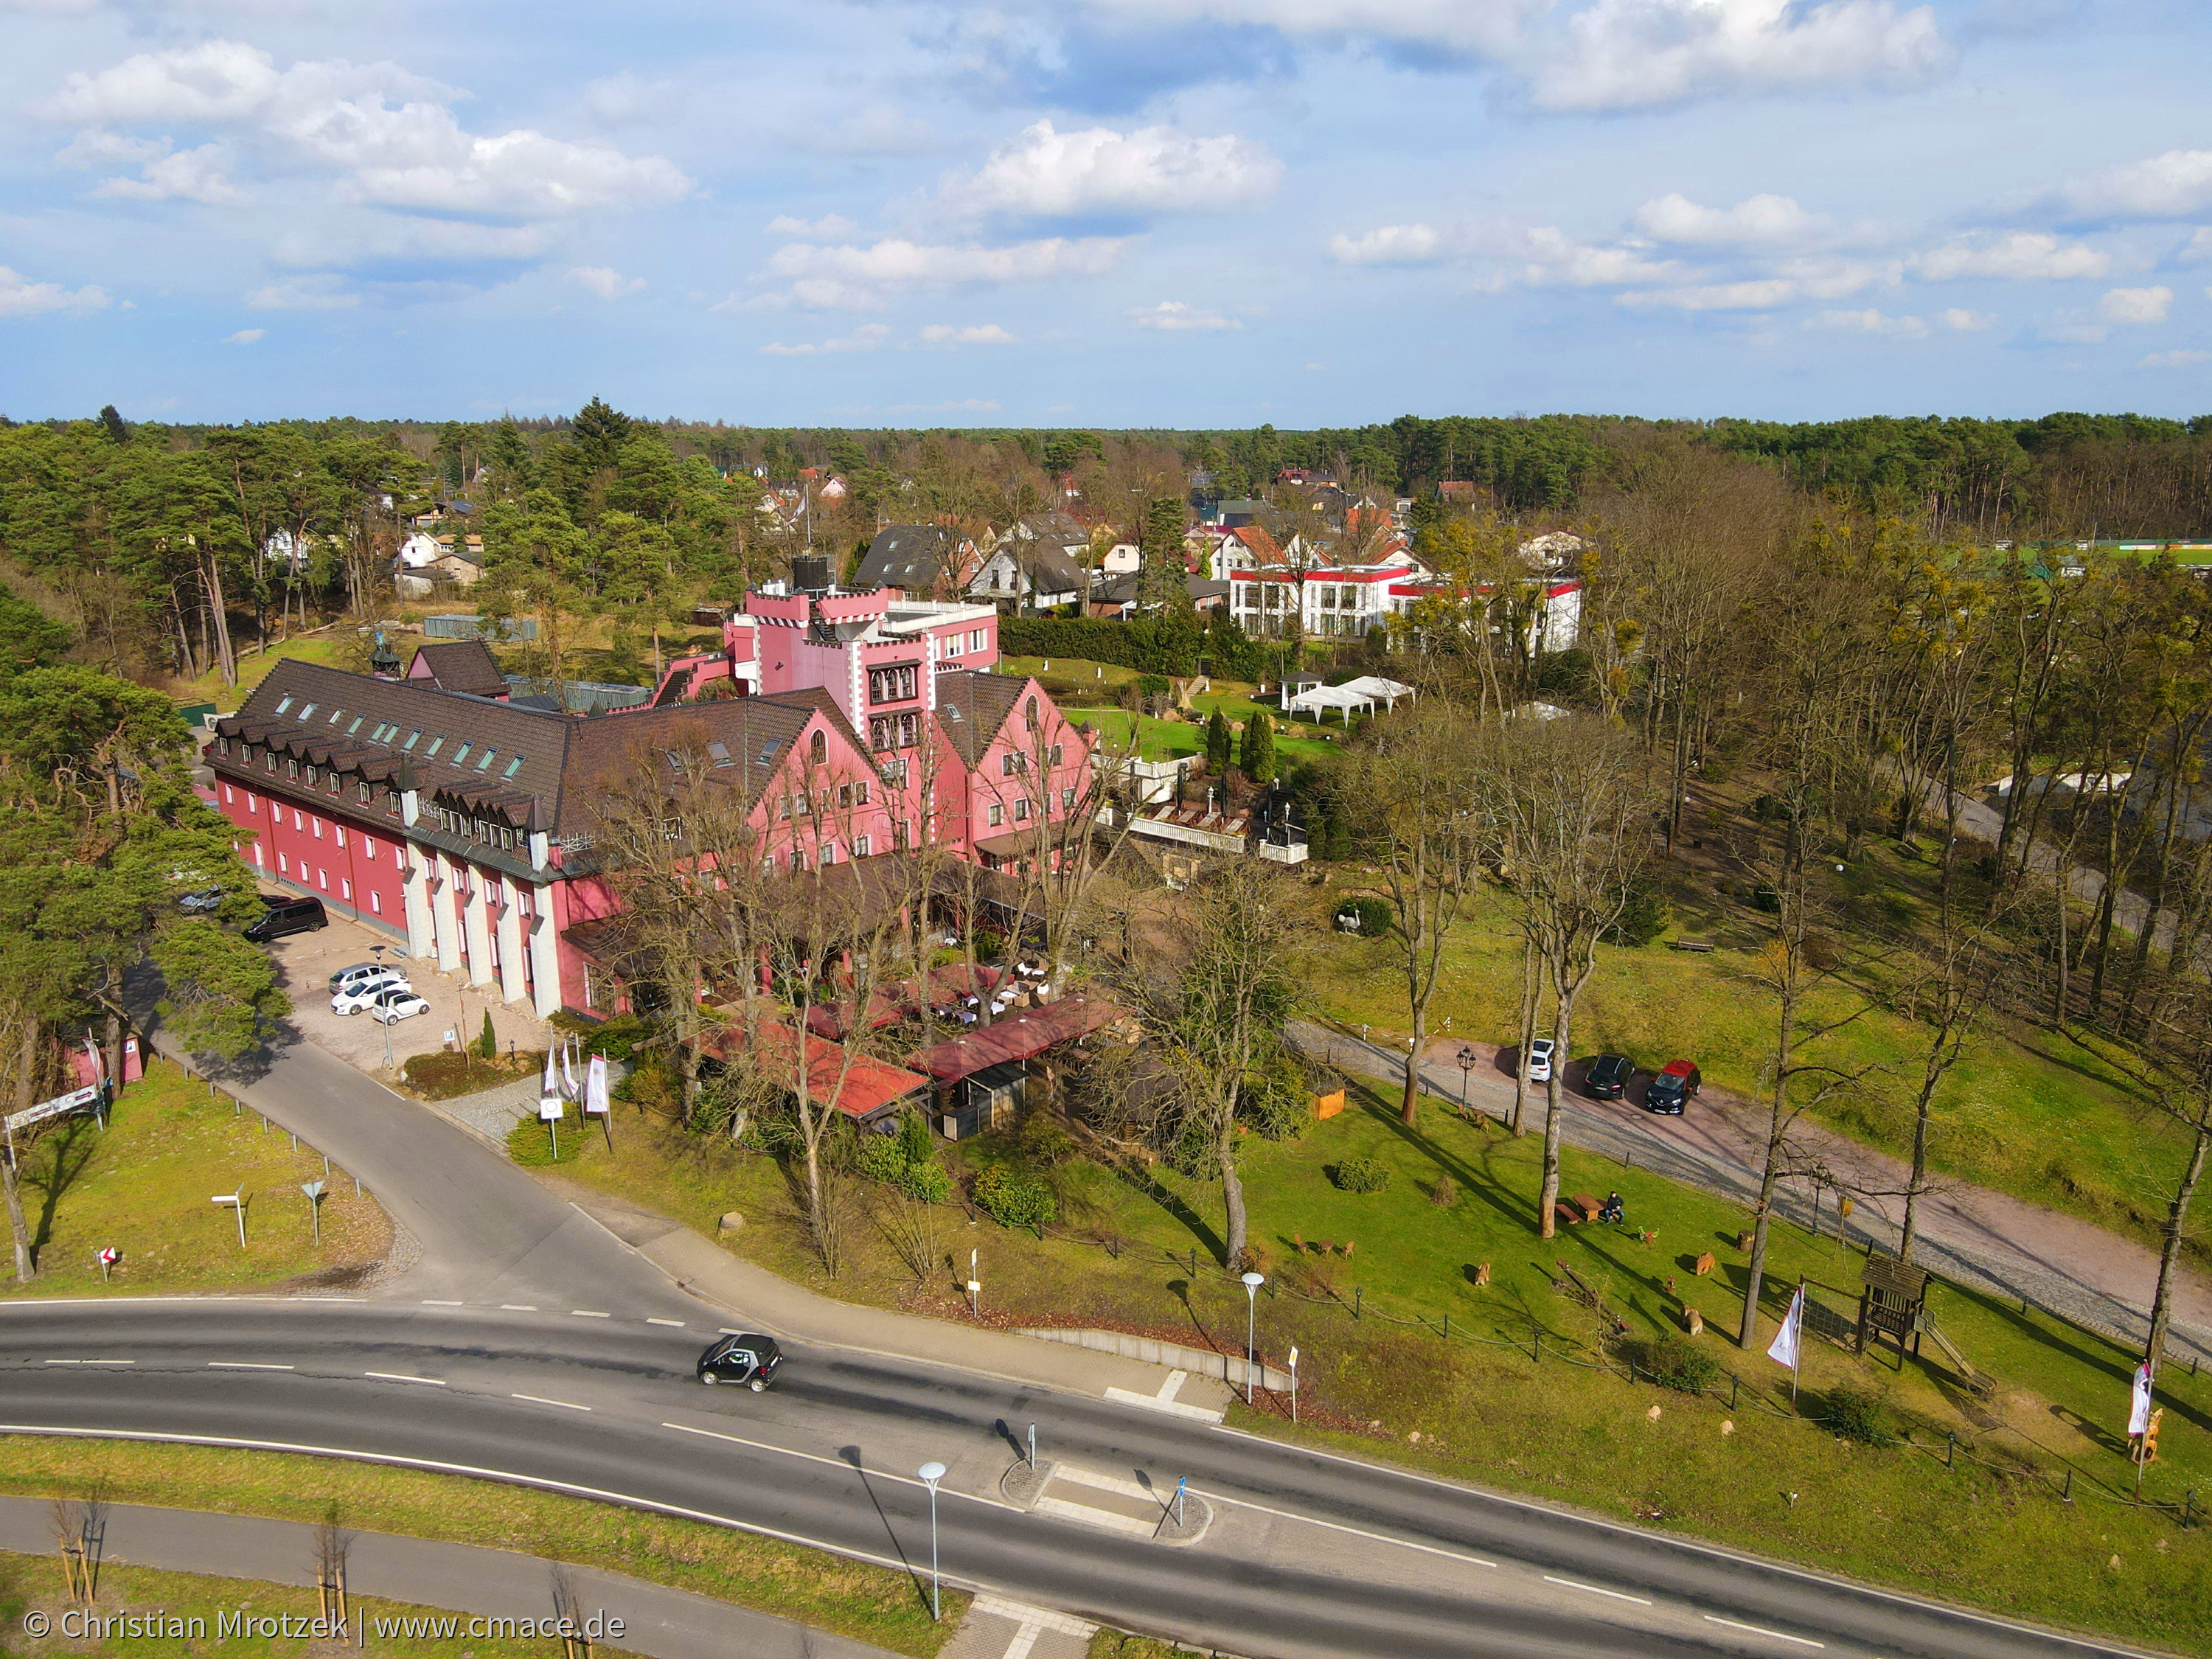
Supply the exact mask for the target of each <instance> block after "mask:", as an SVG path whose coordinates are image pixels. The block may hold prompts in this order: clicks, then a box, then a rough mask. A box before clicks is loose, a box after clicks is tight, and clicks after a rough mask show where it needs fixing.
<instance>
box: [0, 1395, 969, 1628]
mask: <svg viewBox="0 0 2212 1659" xmlns="http://www.w3.org/2000/svg"><path fill="white" fill-rule="evenodd" d="M0 1447H4V1448H5V1450H4V1454H0V1492H13V1493H25V1494H32V1495H38V1496H47V1495H51V1496H56V1497H61V1496H69V1495H73V1494H76V1493H77V1492H82V1490H83V1489H84V1488H85V1487H86V1486H88V1485H90V1484H92V1483H94V1482H101V1481H104V1482H105V1485H106V1496H107V1498H109V1500H110V1501H112V1502H114V1503H118V1504H173V1503H174V1502H175V1501H176V1499H177V1495H178V1494H179V1493H180V1492H181V1493H189V1494H190V1495H191V1502H192V1504H194V1506H196V1507H197V1508H200V1509H205V1510H216V1511H217V1512H219V1513H222V1514H226V1515H264V1516H274V1517H276V1518H277V1519H279V1520H289V1521H311V1522H319V1521H320V1520H322V1519H323V1517H324V1515H325V1511H326V1510H327V1509H328V1506H330V1505H331V1504H337V1509H338V1515H339V1519H340V1521H341V1522H342V1524H343V1525H345V1526H348V1527H352V1528H357V1529H360V1530H362V1531H366V1532H386V1533H396V1534H401V1535H403V1536H405V1537H410V1538H428V1539H436V1540H441V1541H447V1542H452V1543H459V1544H481V1545H485V1546H488V1547H491V1548H495V1549H507V1550H519V1551H521V1552H523V1553H526V1554H531V1555H538V1556H543V1557H544V1558H546V1559H550V1560H556V1561H568V1562H573V1563H574V1564H576V1565H581V1566H593V1567H603V1568H606V1569H608V1570H610V1571H616V1572H625V1573H629V1574H631V1575H632V1576H634V1577H638V1578H642V1579H646V1580H647V1581H649V1582H651V1583H656V1584H668V1585H671V1586H673V1587H675V1588H676V1589H685V1590H690V1591H694V1592H696V1594H698V1595H710V1596H713V1597H714V1598H715V1599H717V1600H719V1601H729V1602H732V1603H735V1604H736V1605H738V1606H739V1607H757V1608H758V1609H759V1610H760V1611H762V1612H763V1613H778V1614H781V1616H782V1617H784V1618H787V1619H792V1620H798V1621H799V1623H801V1624H806V1625H811V1626H815V1627H817V1629H821V1630H829V1631H835V1632H837V1633H838V1634H840V1635H842V1636H849V1637H852V1638H854V1639H855V1640H858V1641H862V1642H872V1643H874V1644H877V1645H878V1646H880V1647H885V1648H889V1649H890V1650H892V1651H894V1652H896V1653H908V1654H914V1655H917V1656H922V1659H927V1656H928V1655H931V1654H933V1653H935V1652H936V1651H937V1650H938V1649H939V1647H940V1646H941V1645H942V1644H943V1643H944V1640H945V1637H946V1636H948V1635H949V1634H950V1633H951V1632H952V1630H953V1629H954V1628H955V1627H956V1626H957V1625H958V1624H959V1622H960V1619H961V1616H962V1614H963V1613H964V1612H965V1611H966V1608H967V1604H968V1603H967V1597H966V1596H965V1595H956V1593H955V1592H953V1591H951V1590H947V1591H946V1592H945V1622H944V1623H943V1624H942V1625H933V1624H932V1623H931V1622H930V1619H929V1603H928V1597H927V1586H922V1587H920V1588H919V1589H918V1588H917V1586H916V1584H915V1581H914V1580H912V1579H910V1578H908V1577H906V1576H905V1575H904V1574H902V1573H896V1572H892V1571H888V1570H886V1569H884V1568H882V1567H874V1566H869V1565H866V1564H865V1563H863V1562H857V1561H847V1560H845V1559H842V1557H839V1556H835V1555H829V1554H825V1553H822V1552H820V1551H817V1550H809V1549H803V1548H800V1547H798V1546H796V1545H792V1544H784V1543H779V1542H777V1541H775V1540H774V1539H769V1538H758V1537H755V1536H754V1535H753V1534H750V1533H744V1532H738V1531H735V1530H733V1529H732V1528H726V1527H714V1526H708V1525H707V1524H706V1523H705V1522H697V1521H680V1520H677V1519H674V1518H673V1517H670V1516H657V1515H650V1514H644V1513H641V1512H639V1511H635V1510H626V1509H621V1508H617V1507H616V1506H614V1505H612V1504H595V1503H592V1501H590V1500H589V1499H586V1498H563V1497H560V1496H558V1495H556V1494H555V1493H552V1492H533V1491H532V1490H530V1489H529V1488H527V1487H524V1486H504V1485H501V1484H499V1483H497V1482H495V1481H489V1480H465V1479H463V1478H461V1477H459V1476H455V1475H442V1474H422V1473H419V1472H417V1471H416V1470H412V1469H395V1468H382V1467H380V1466H379V1465H376V1464H373V1463H350V1462H339V1461H337V1460H336V1459H329V1458H312V1457H298V1456H288V1455H284V1454H283V1453H280V1452H258V1451H232V1450H225V1449H219V1448H216V1447H210V1446H165V1445H149V1444H142V1443H137V1442H134V1441H123V1440H118V1441H102V1442H96V1443H85V1442H82V1441H69V1440H46V1439H41V1438H40V1437H36V1436H19V1437H8V1438H5V1439H0ZM7 1559H9V1558H6V1557H0V1561H4V1560H7ZM16 1559H21V1558H16ZM55 1565H56V1566H57V1568H58V1565H59V1564H58V1563H56V1564H55ZM102 1589H103V1595H102V1597H101V1601H102V1604H103V1605H106V1602H107V1600H108V1598H107V1596H106V1594H105V1590H106V1581H105V1575H104V1574H103V1584H102ZM280 1593H283V1594H291V1593H293V1592H280ZM306 1594H307V1606H308V1607H309V1609H310V1610H312V1609H313V1606H314V1595H313V1591H312V1590H311V1591H308V1592H307V1593H306ZM14 1595H15V1599H19V1600H28V1599H29V1598H27V1597H26V1595H25V1590H24V1587H23V1584H22V1581H21V1580H20V1579H19V1580H18V1581H17V1585H16V1587H15V1591H14ZM6 1599H9V1598H8V1596H7V1595H6V1593H5V1589H4V1587H0V1600H6ZM33 1605H37V1603H35V1602H33ZM44 1605H46V1606H49V1607H52V1606H54V1605H56V1603H54V1602H52V1601H48V1602H46V1603H45V1604H44ZM170 1605H172V1606H174V1605H175V1604H174V1603H171V1604H170ZM380 1645H381V1646H383V1647H384V1649H385V1650H386V1651H391V1650H392V1649H391V1647H390V1645H389V1644H380ZM545 1645H546V1644H545V1643H544V1641H542V1640H541V1641H540V1642H538V1644H536V1648H535V1651H537V1652H538V1653H544V1651H545ZM471 1646H472V1647H473V1648H474V1650H475V1651H476V1653H477V1659H487V1654H488V1651H491V1650H486V1649H484V1648H483V1647H482V1646H481V1645H479V1644H471ZM288 1651H289V1650H288ZM442 1651H444V1652H447V1653H448V1654H453V1653H457V1652H458V1651H459V1648H458V1646H457V1645H456V1644H445V1646H444V1648H443V1649H442ZM498 1651H503V1650H498Z"/></svg>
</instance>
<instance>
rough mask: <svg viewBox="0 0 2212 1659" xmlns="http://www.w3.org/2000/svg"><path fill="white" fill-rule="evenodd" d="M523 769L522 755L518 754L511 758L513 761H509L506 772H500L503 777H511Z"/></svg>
mask: <svg viewBox="0 0 2212 1659" xmlns="http://www.w3.org/2000/svg"><path fill="white" fill-rule="evenodd" d="M521 769H522V757H521V756H520V755H517V756H516V757H514V758H513V760H511V761H509V762H507V770H505V771H504V772H502V773H501V774H500V776H501V777H503V778H511V777H513V775H515V774H516V773H517V772H520V770H521Z"/></svg>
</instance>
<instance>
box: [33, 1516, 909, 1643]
mask: <svg viewBox="0 0 2212 1659" xmlns="http://www.w3.org/2000/svg"><path fill="white" fill-rule="evenodd" d="M317 1530H318V1529H317V1528H315V1527H313V1526H312V1525H310V1524H309V1523H308V1522H304V1521H270V1520H264V1519H263V1518H261V1517H258V1516H244V1515H214V1514H206V1513H203V1512H200V1511H197V1510H167V1509H149V1508H142V1507H140V1506H138V1505H137V1504H113V1505H111V1506H110V1507H109V1509H108V1511H107V1532H106V1550H105V1551H104V1555H105V1558H106V1559H108V1560H110V1561H119V1562H125V1563H129V1564H131V1565H137V1566H143V1567H154V1568H158V1569H161V1570H162V1571H169V1572H192V1573H204V1574H208V1575H210V1576H212V1577H219V1578H237V1579H243V1580H246V1581H249V1582H255V1583H275V1584H298V1585H312V1584H313V1583H314V1582H315V1564H316V1559H317V1558H316V1549H317V1539H316V1533H317ZM348 1536H349V1540H350V1543H349V1547H348V1549H347V1551H346V1558H345V1561H346V1565H345V1582H346V1588H347V1589H348V1590H349V1591H350V1592H351V1593H352V1594H353V1595H371V1596H376V1597H378V1598H380V1599H381V1600H385V1601H404V1602H407V1603H410V1604H411V1605H413V1606H416V1607H441V1608H445V1609H447V1610H448V1611H451V1612H455V1613H482V1614H483V1615H485V1616H486V1617H489V1618H495V1619H550V1618H552V1617H554V1616H555V1610H554V1588H553V1586H554V1575H555V1573H556V1571H562V1569H561V1568H560V1567H559V1565H558V1564H556V1563H555V1562H551V1561H545V1560H541V1559H538V1557H536V1556H532V1555H520V1554H516V1553H513V1552H512V1551H509V1550H495V1549H486V1548H483V1547H481V1546H478V1545H475V1544H444V1543H435V1542H432V1541H429V1540H428V1539H422V1538H401V1537H397V1536H395V1535H393V1534H390V1533H380V1532H356V1533H350V1534H348ZM0 1550H12V1551H15V1552H17V1553H21V1554H24V1555H51V1554H52V1553H53V1550H54V1534H53V1524H52V1500H51V1499H48V1498H0ZM565 1571H566V1574H567V1577H568V1588H569V1589H571V1590H572V1591H573V1593H574V1594H573V1600H572V1601H571V1605H572V1606H573V1607H575V1608H576V1609H577V1610H578V1611H579V1612H580V1614H581V1616H582V1617H584V1618H586V1619H588V1618H591V1617H592V1616H593V1615H595V1614H598V1613H605V1614H606V1615H607V1616H608V1617H610V1618H615V1619H620V1620H622V1621H623V1636H622V1638H621V1639H620V1640H619V1641H616V1640H613V1639H612V1638H606V1640H607V1645H608V1646H611V1647H619V1648H622V1649H624V1650H627V1651H629V1652H631V1653H642V1654H649V1655H651V1656H653V1659H725V1656H727V1655H729V1654H733V1653H740V1654H744V1655H745V1656H747V1659H756V1656H757V1659H881V1656H884V1655H885V1654H886V1653H887V1652H888V1650H886V1649H883V1648H878V1647H872V1646H870V1645H868V1644H866V1643H864V1642H855V1641H854V1640H852V1639H851V1638H848V1637H843V1636H833V1635H831V1634H830V1633H829V1632H826V1631H819V1630H814V1629H811V1628H810V1627H809V1626H805V1625H799V1624H794V1623H793V1622H792V1621H791V1620H788V1619H779V1618H776V1617H775V1615H773V1614H771V1613H755V1612H753V1611H751V1610H750V1609H749V1608H745V1607H732V1605H731V1604H730V1603H728V1602H726V1601H715V1600H714V1598H713V1597H711V1596H706V1595H694V1594H692V1593H691V1592H690V1591H689V1590H679V1589H669V1588H667V1587H666V1586H665V1585H662V1584H649V1583H646V1582H645V1581H644V1580H643V1579H641V1578H632V1577H629V1576H628V1575H627V1574H623V1573H618V1572H606V1571H601V1570H600V1569H599V1568H597V1567H582V1566H569V1567H567V1568H566V1569H565ZM45 1611H46V1612H47V1613H52V1614H55V1615H58V1613H60V1609H59V1608H58V1607H52V1608H47V1609H45ZM102 1611H104V1612H108V1613H115V1612H120V1611H122V1609H121V1608H119V1607H113V1606H110V1605H106V1604H103V1607H102ZM57 1639H58V1638H57ZM466 1643H467V1638H466V1636H465V1634H463V1635H461V1636H459V1637H458V1638H455V1639H454V1640H453V1644H452V1645H453V1650H454V1651H455V1652H457V1653H458V1652H459V1650H461V1648H462V1647H464V1646H465V1645H466ZM36 1645H39V1646H43V1645H44V1644H36ZM70 1645H71V1646H74V1645H76V1644H70ZM368 1645H369V1646H371V1647H374V1646H376V1645H378V1644H377V1643H375V1642H374V1641H371V1642H370V1643H369V1644H368Z"/></svg>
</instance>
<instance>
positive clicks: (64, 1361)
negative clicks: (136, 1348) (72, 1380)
mask: <svg viewBox="0 0 2212 1659" xmlns="http://www.w3.org/2000/svg"><path fill="white" fill-rule="evenodd" d="M137 1363H138V1362H137V1360H135V1359H49V1360H48V1361H46V1364H49V1365H135V1364H137Z"/></svg>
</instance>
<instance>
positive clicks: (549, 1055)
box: [538, 1042, 561, 1095]
mask: <svg viewBox="0 0 2212 1659" xmlns="http://www.w3.org/2000/svg"><path fill="white" fill-rule="evenodd" d="M538 1092H539V1093H540V1094H547V1095H557V1094H559V1093H560V1092H561V1079H560V1077H559V1075H558V1074H557V1073H555V1071H554V1070H553V1045H552V1043H550V1042H548V1043H547V1044H546V1045H545V1081H544V1082H543V1083H541V1084H539V1085H538Z"/></svg>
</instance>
